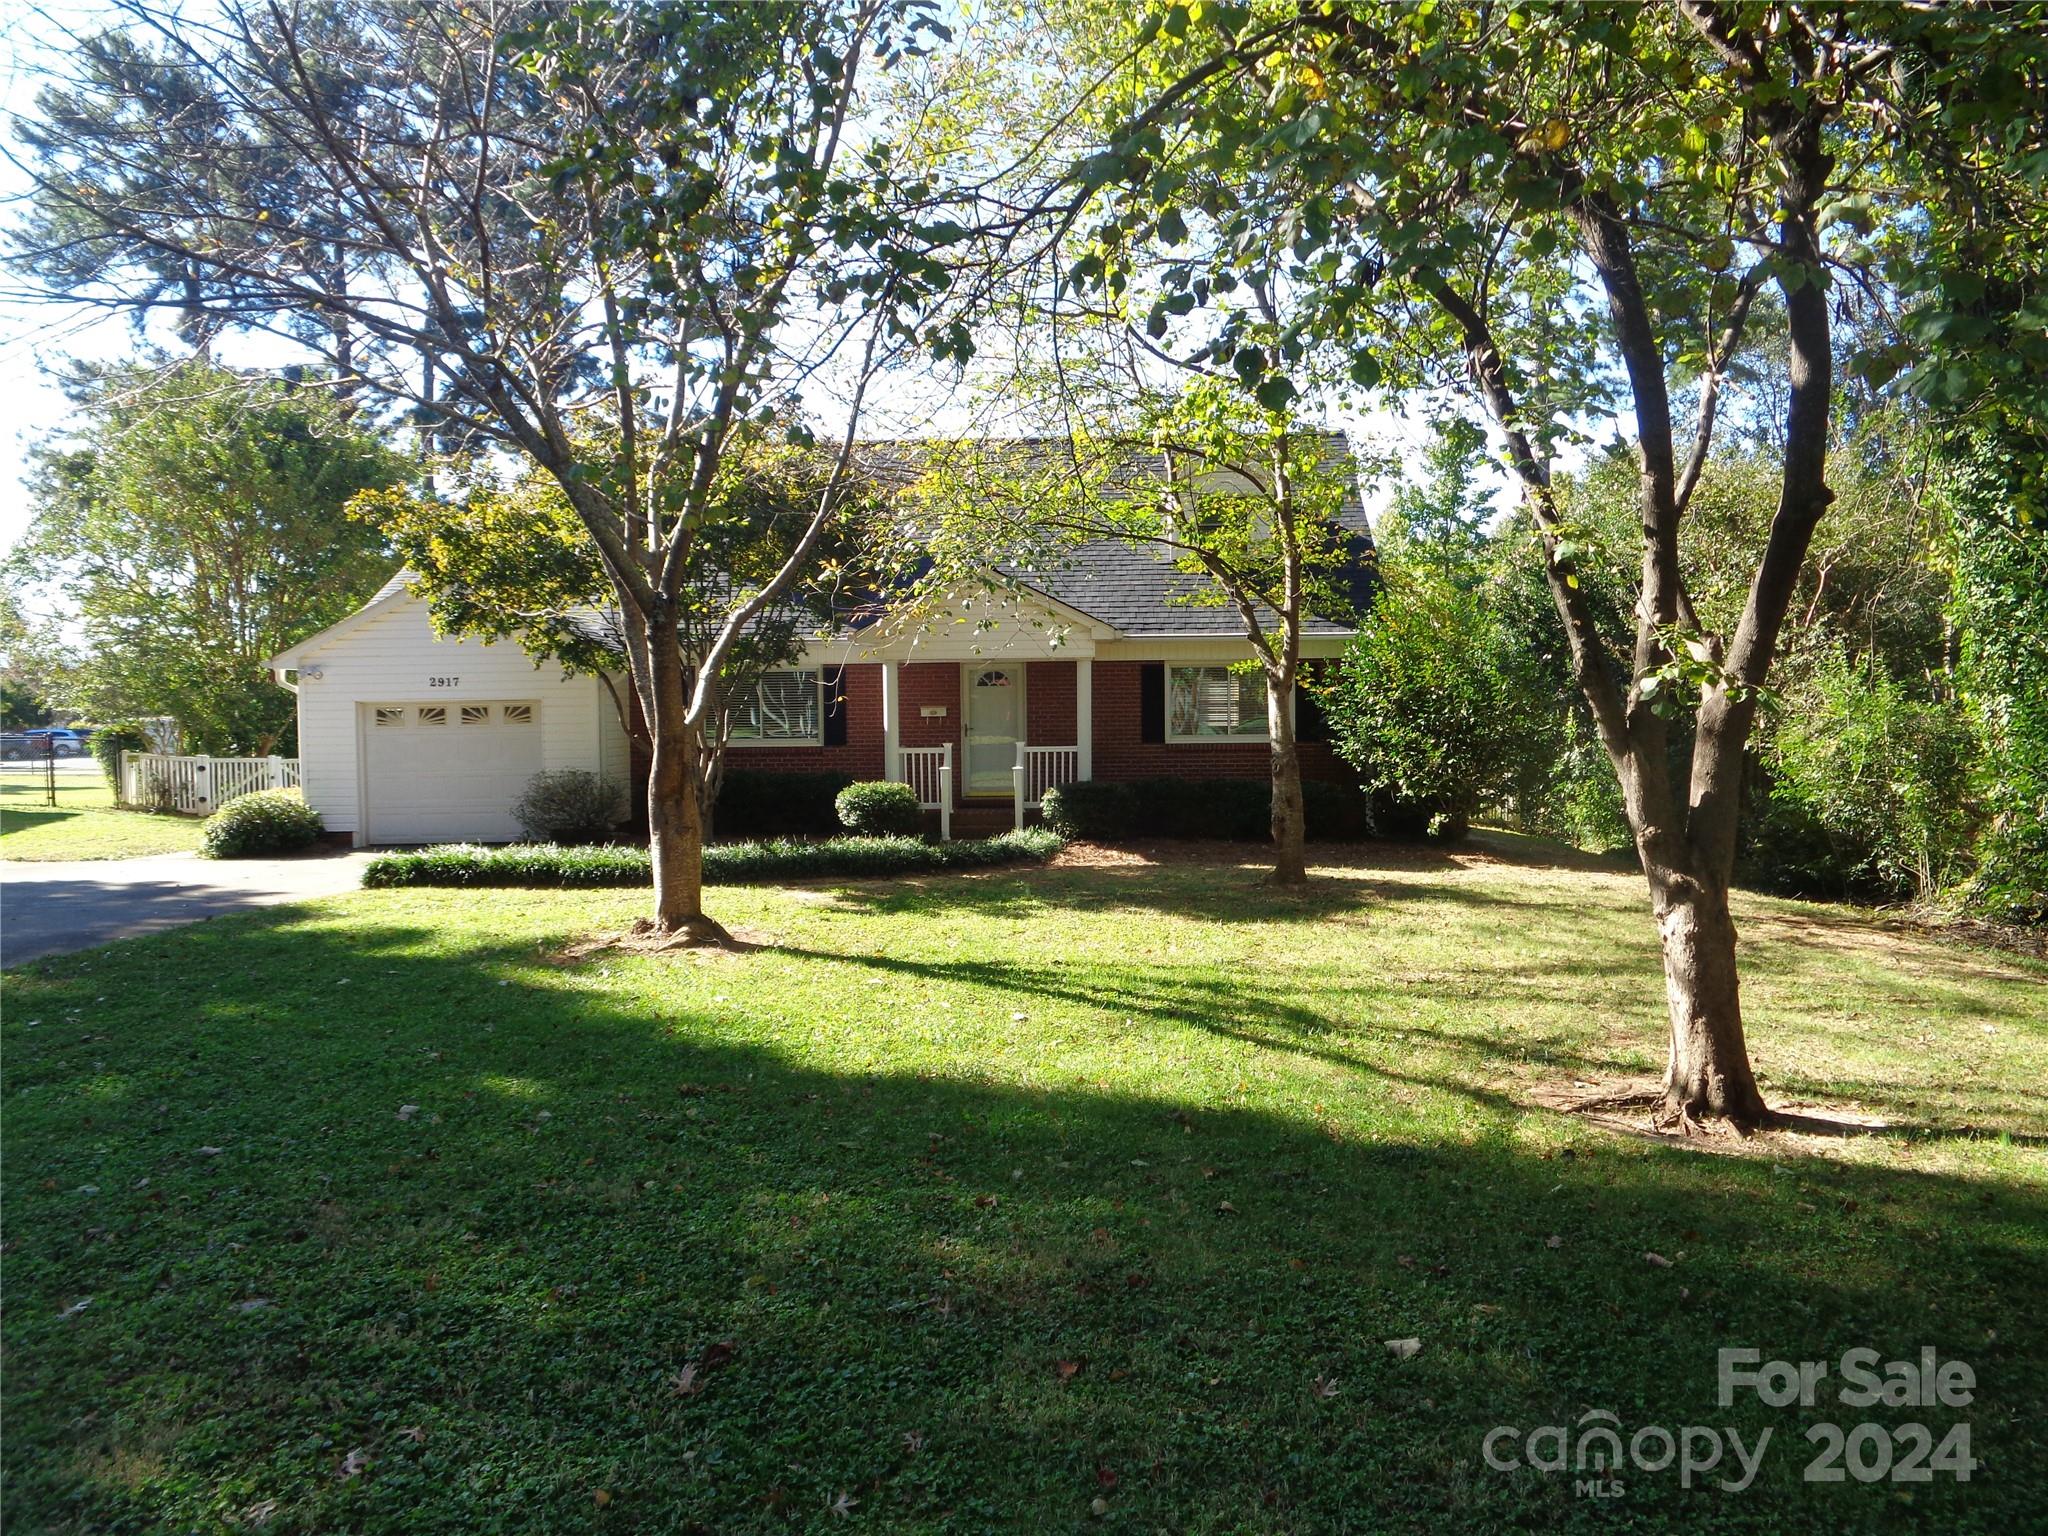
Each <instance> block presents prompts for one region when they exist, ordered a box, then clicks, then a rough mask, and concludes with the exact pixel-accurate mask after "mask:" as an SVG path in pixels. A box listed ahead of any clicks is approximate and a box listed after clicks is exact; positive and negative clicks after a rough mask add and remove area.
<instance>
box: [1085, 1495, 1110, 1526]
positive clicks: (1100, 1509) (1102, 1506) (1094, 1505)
mask: <svg viewBox="0 0 2048 1536" xmlns="http://www.w3.org/2000/svg"><path fill="white" fill-rule="evenodd" d="M1088 1513H1089V1514H1091V1515H1093V1516H1095V1518H1096V1519H1098V1520H1100V1519H1101V1518H1102V1517H1103V1516H1104V1515H1106V1514H1108V1513H1109V1500H1107V1499H1105V1498H1104V1497H1103V1496H1102V1495H1101V1494H1099V1493H1098V1494H1097V1495H1096V1496H1095V1497H1094V1498H1092V1499H1090V1500H1089V1501H1088Z"/></svg>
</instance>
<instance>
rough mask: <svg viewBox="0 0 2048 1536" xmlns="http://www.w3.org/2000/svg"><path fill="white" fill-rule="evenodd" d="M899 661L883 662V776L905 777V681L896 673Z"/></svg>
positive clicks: (886, 777) (890, 777) (892, 777)
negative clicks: (903, 717) (903, 724)
mask: <svg viewBox="0 0 2048 1536" xmlns="http://www.w3.org/2000/svg"><path fill="white" fill-rule="evenodd" d="M897 665H898V664H897V663H896V662H893V661H885V662H883V663H882V777H883V778H885V779H901V778H902V777H903V756H902V745H903V726H902V721H901V718H900V716H901V714H902V709H903V681H902V679H901V678H899V677H898V676H897V675H896V668H897Z"/></svg>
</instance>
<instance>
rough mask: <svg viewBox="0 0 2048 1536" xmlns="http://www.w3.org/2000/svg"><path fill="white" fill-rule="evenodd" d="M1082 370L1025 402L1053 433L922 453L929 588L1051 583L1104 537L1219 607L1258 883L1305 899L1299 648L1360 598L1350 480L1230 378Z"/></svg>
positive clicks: (1364, 545)
mask: <svg viewBox="0 0 2048 1536" xmlns="http://www.w3.org/2000/svg"><path fill="white" fill-rule="evenodd" d="M1047 323H1048V325H1049V326H1053V325H1057V324H1058V323H1059V322H1058V321H1057V320H1055V319H1052V318H1051V317H1048V322H1047ZM1103 339H1104V338H1102V337H1100V336H1098V337H1097V338H1096V340H1098V341H1101V340H1103ZM1111 350H1112V351H1113V350H1114V348H1112V349H1111ZM1095 362H1096V364H1097V365H1098V366H1097V367H1092V368H1082V367H1080V366H1077V359H1075V358H1073V357H1071V356H1070V357H1069V358H1068V360H1067V363H1066V365H1065V366H1064V367H1062V368H1061V369H1060V370H1059V371H1058V373H1057V374H1056V375H1055V384H1056V388H1055V390H1054V392H1053V393H1052V394H1051V395H1050V396H1049V397H1048V398H1046V399H1044V400H1042V401H1041V402H1040V405H1041V407H1042V408H1044V409H1045V410H1046V411H1047V412H1048V414H1050V415H1051V416H1052V417H1053V418H1054V419H1056V420H1059V421H1062V422H1063V423H1064V424H1065V431H1064V432H1061V433H1057V434H1053V435H1049V436H1044V437H1039V438H1035V439H1033V440H1031V441H1030V442H1028V443H1027V444H1023V445H1019V444H1016V443H1005V442H1002V441H1000V440H998V441H996V442H992V443H985V444H966V445H959V446H958V447H956V448H953V449H949V450H946V451H944V452H941V453H939V454H938V455H936V456H935V464H934V469H933V472H932V473H931V475H930V476H929V477H928V478H927V482H926V485H925V488H924V489H925V495H926V497H927V498H928V499H932V500H936V501H938V502H939V503H941V504H943V505H945V506H947V507H948V508H949V509H950V511H951V512H952V514H953V515H952V518H951V523H952V528H951V529H950V530H949V532H948V533H947V534H946V535H945V536H944V537H942V538H941V539H939V540H938V541H936V542H935V544H934V545H933V546H932V547H933V549H934V550H937V551H943V552H945V554H946V555H948V556H950V557H951V558H939V559H935V561H934V564H933V566H932V570H931V574H930V576H929V577H928V578H927V579H928V581H931V582H933V583H935V584H937V585H939V586H941V587H946V586H950V584H951V583H953V582H955V581H957V580H959V579H961V578H963V577H968V578H972V577H975V576H977V575H982V574H985V573H986V574H989V575H993V577H994V579H996V580H998V581H1000V580H1001V579H1002V574H1001V573H1004V572H1011V571H1016V570H1019V569H1023V570H1027V571H1028V570H1032V569H1038V570H1044V569H1048V568H1053V569H1056V568H1058V567H1059V566H1060V565H1062V564H1064V563H1066V562H1067V561H1070V560H1071V559H1073V558H1074V557H1075V552H1076V550H1077V548H1078V547H1080V546H1085V545H1087V544H1091V543H1095V542H1098V541H1101V540H1115V541H1118V542H1120V543H1124V544H1129V545H1133V546H1135V547H1137V548H1140V549H1144V550H1148V551H1151V552H1152V553H1154V554H1155V555H1156V556H1157V557H1158V558H1159V559H1160V560H1161V561H1162V562H1163V563H1165V564H1166V565H1168V566H1169V567H1171V569H1172V570H1173V571H1174V572H1176V573H1177V576H1178V583H1177V584H1178V585H1179V587H1180V588H1181V589H1182V590H1181V591H1180V593H1179V595H1178V596H1177V597H1176V598H1175V599H1174V600H1175V601H1176V602H1179V603H1182V604H1184V605H1186V606H1189V607H1208V608H1223V609H1227V610H1228V611H1229V612H1230V613H1231V615H1232V617H1233V618H1234V619H1235V620H1236V622H1237V624H1238V626H1239V629H1240V632H1241V633H1242V634H1243V636H1244V638H1245V640H1246V642H1247V643H1248V644H1249V646H1250V647H1251V653H1252V654H1251V658H1250V663H1249V664H1248V665H1247V666H1245V667H1244V668H1242V669H1241V671H1240V673H1239V676H1240V677H1241V678H1242V680H1243V681H1244V682H1247V683H1250V684H1252V685H1253V686H1254V687H1255V688H1256V689H1257V693H1258V694H1259V695H1262V696H1263V702H1264V713H1265V717H1266V739H1267V742H1268V746H1269V764H1270V775H1269V777H1270V781H1271V785H1272V814H1271V831H1272V840H1273V871H1272V877H1271V878H1272V881H1273V883H1274V884H1276V885H1301V884H1304V883H1306V881H1307V880H1308V866H1307V855H1306V851H1305V841H1306V835H1307V834H1306V814H1305V809H1304V804H1303V799H1302V788H1301V756H1300V752H1299V749H1298V745H1297V742H1296V738H1295V717H1294V708H1295V699H1296V697H1297V693H1298V691H1299V690H1300V688H1301V687H1302V685H1303V684H1304V683H1305V682H1308V681H1310V679H1309V676H1308V672H1307V670H1306V669H1305V667H1304V662H1303V657H1302V637H1303V635H1304V634H1305V633H1306V632H1307V626H1308V625H1309V623H1310V622H1311V621H1312V620H1315V619H1325V620H1333V621H1336V622H1346V621H1349V620H1351V619H1352V618H1353V617H1354V616H1355V613H1356V610H1357V606H1358V604H1359V601H1360V599H1361V598H1362V596H1363V585H1364V582H1365V580H1366V563H1367V560H1368V558H1369V554H1370V541H1369V540H1368V539H1367V538H1366V537H1365V536H1364V535H1363V534H1362V533H1361V532H1360V531H1358V530H1355V529H1351V528H1347V527H1346V526H1345V525H1344V524H1343V522H1342V521H1341V520H1340V514H1341V512H1342V509H1343V505H1344V503H1345V501H1346V500H1347V499H1348V498H1349V497H1351V496H1353V495H1355V494H1356V493H1357V475H1358V465H1357V463H1356V461H1355V460H1353V459H1352V457H1351V456H1350V455H1349V454H1348V453H1346V452H1340V451H1338V448H1337V445H1336V444H1333V442H1332V441H1331V439H1330V437H1329V435H1328V434H1326V433H1324V432H1321V431H1317V430H1315V429H1313V428H1309V427H1305V426H1304V425H1303V424H1302V423H1300V422H1298V421H1296V420H1294V419H1293V418H1292V416H1291V415H1290V414H1289V413H1288V412H1287V411H1286V409H1285V408H1284V407H1283V408H1279V409H1275V408H1271V407H1268V406H1264V405H1261V404H1259V403H1258V401H1256V400H1255V399H1254V398H1253V397H1252V396H1251V394H1250V393H1249V392H1247V391H1246V390H1244V389H1242V388H1241V387H1240V386H1239V385H1238V383H1237V381H1236V380H1234V379H1226V378H1202V377H1197V378H1192V379H1167V380H1158V379H1149V380H1148V379H1147V378H1146V377H1145V375H1144V372H1143V370H1142V369H1138V368H1134V367H1132V366H1130V363H1129V360H1128V358H1126V359H1125V362H1124V365H1123V366H1121V367H1119V366H1115V365H1114V364H1111V363H1109V362H1108V359H1106V358H1105V357H1100V356H1099V357H1097V358H1096V359H1095ZM1222 681H1223V686H1226V687H1230V688H1232V689H1234V688H1235V686H1236V684H1235V682H1233V681H1231V680H1227V679H1226V680H1222ZM1234 704H1235V701H1234V700H1233V701H1232V705H1233V714H1234V713H1235V710H1234ZM1176 705H1178V707H1179V708H1182V709H1185V710H1188V711H1190V712H1191V713H1195V714H1199V713H1200V711H1201V709H1202V704H1201V701H1200V700H1199V699H1198V698H1195V697H1188V698H1185V699H1180V700H1174V699H1169V701H1168V707H1169V709H1173V708H1175V707H1176Z"/></svg>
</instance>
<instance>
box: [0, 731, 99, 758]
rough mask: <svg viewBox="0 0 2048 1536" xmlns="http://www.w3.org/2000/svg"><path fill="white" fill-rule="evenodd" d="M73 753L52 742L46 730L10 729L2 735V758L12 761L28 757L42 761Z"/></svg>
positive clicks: (0, 738) (0, 748) (0, 750)
mask: <svg viewBox="0 0 2048 1536" xmlns="http://www.w3.org/2000/svg"><path fill="white" fill-rule="evenodd" d="M79 750H81V751H82V750H84V749H83V748H80V749H79ZM71 755H72V754H71V752H70V751H69V750H67V749H66V748H64V747H60V746H57V745H56V744H55V743H54V742H52V740H51V739H50V737H49V734H48V733H47V732H44V731H8V732H6V733H5V734H4V735H0V758H5V759H6V760H7V761H8V762H10V763H18V762H22V761H24V760H28V759H33V760H35V761H41V760H42V759H43V758H46V757H53V756H54V757H70V756H71Z"/></svg>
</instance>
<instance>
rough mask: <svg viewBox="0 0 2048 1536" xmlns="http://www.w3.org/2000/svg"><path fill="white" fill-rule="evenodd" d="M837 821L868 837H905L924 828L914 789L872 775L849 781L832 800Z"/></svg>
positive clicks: (848, 829)
mask: <svg viewBox="0 0 2048 1536" xmlns="http://www.w3.org/2000/svg"><path fill="white" fill-rule="evenodd" d="M833 804H834V806H835V807H836V808H837V809H838V812H839V821H840V824H841V825H842V826H844V827H845V828H846V830H847V831H849V832H857V833H865V834H866V835H868V836H870V837H908V836H915V835H916V834H917V833H919V832H921V831H923V830H924V812H923V811H922V810H920V809H918V804H917V791H916V790H914V789H912V788H911V787H910V786H909V785H908V784H896V783H891V782H889V781H887V780H882V779H871V780H869V781H868V782H866V783H863V784H849V785H847V786H846V788H844V789H842V790H841V791H839V798H838V799H837V800H835V801H834V802H833Z"/></svg>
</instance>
